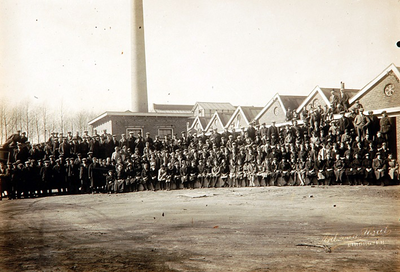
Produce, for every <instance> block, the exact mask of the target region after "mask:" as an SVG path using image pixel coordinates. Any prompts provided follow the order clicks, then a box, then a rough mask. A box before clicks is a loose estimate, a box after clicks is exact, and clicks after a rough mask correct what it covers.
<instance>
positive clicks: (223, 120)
mask: <svg viewBox="0 0 400 272" xmlns="http://www.w3.org/2000/svg"><path fill="white" fill-rule="evenodd" d="M231 116H232V114H226V113H219V112H217V111H216V112H215V113H214V115H213V116H212V117H211V119H210V121H209V122H208V124H207V126H206V127H205V130H206V131H208V130H209V129H210V126H211V125H212V124H213V123H214V120H218V122H219V123H220V124H221V127H225V126H226V124H227V123H228V121H229V119H230V117H231Z"/></svg>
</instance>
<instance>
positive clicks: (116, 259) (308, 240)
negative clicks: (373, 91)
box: [0, 186, 400, 271]
mask: <svg viewBox="0 0 400 272" xmlns="http://www.w3.org/2000/svg"><path fill="white" fill-rule="evenodd" d="M399 204H400V186H390V187H376V186H354V187H350V186H330V187H318V186H316V187H310V186H308V187H264V188H220V189H196V190H179V191H168V192H165V191H158V192H138V193H127V194H118V195H107V194H95V195H73V196H67V195H66V196H52V197H46V198H37V199H21V200H3V201H1V202H0V215H1V219H0V234H1V235H0V271H306V270H307V271H400V256H399V252H400V239H399V238H400V205H399Z"/></svg>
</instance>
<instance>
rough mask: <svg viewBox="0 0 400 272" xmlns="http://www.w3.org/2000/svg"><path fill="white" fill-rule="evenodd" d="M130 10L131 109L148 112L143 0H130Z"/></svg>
mask: <svg viewBox="0 0 400 272" xmlns="http://www.w3.org/2000/svg"><path fill="white" fill-rule="evenodd" d="M131 10H132V13H131V14H132V19H131V20H132V21H131V28H132V43H131V44H132V49H131V50H132V52H131V54H132V64H131V69H132V72H131V86H132V94H131V99H132V111H133V112H148V110H149V109H148V101H147V80H146V54H145V44H144V20H143V1H142V0H131Z"/></svg>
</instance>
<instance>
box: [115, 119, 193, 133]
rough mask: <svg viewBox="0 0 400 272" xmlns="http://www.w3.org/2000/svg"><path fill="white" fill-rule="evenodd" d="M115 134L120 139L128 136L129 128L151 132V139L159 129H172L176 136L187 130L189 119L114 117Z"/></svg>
mask: <svg viewBox="0 0 400 272" xmlns="http://www.w3.org/2000/svg"><path fill="white" fill-rule="evenodd" d="M111 118H112V123H113V125H112V128H113V131H112V133H113V134H116V135H117V136H118V137H120V135H121V134H123V133H124V134H127V128H141V129H142V131H143V134H145V133H147V132H150V135H151V137H154V136H155V135H158V129H159V128H172V130H173V133H174V134H178V135H180V134H181V132H182V131H186V130H187V121H188V118H187V117H171V116H129V117H124V116H112V117H111Z"/></svg>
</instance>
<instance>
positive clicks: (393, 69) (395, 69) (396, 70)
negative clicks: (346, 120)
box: [349, 63, 400, 104]
mask: <svg viewBox="0 0 400 272" xmlns="http://www.w3.org/2000/svg"><path fill="white" fill-rule="evenodd" d="M399 71H400V70H399V67H397V66H396V65H394V64H393V63H392V64H390V65H389V66H388V67H387V68H386V69H385V70H384V71H383V72H382V73H380V74H379V75H378V76H377V77H375V78H374V79H373V80H372V81H371V82H369V83H368V84H367V85H366V86H365V87H364V88H362V89H361V91H359V92H358V93H357V94H356V95H354V96H353V97H352V98H350V100H349V102H350V104H352V103H353V102H354V101H356V100H358V99H359V98H360V97H361V96H363V95H364V94H365V93H366V92H368V91H369V90H370V89H371V88H372V87H373V86H374V85H375V84H376V83H377V82H378V81H379V80H381V79H382V78H383V77H385V76H386V75H387V74H389V73H394V74H395V76H396V77H397V78H398V79H400V72H399Z"/></svg>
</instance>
